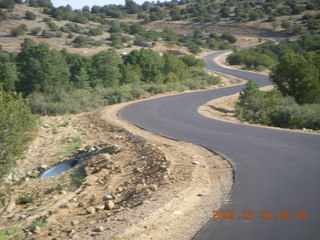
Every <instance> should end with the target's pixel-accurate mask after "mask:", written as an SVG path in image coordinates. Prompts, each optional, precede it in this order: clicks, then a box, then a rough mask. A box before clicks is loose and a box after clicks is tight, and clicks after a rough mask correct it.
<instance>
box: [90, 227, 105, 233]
mask: <svg viewBox="0 0 320 240" xmlns="http://www.w3.org/2000/svg"><path fill="white" fill-rule="evenodd" d="M103 231H104V228H103V227H102V226H99V227H96V228H94V229H93V230H92V232H103Z"/></svg>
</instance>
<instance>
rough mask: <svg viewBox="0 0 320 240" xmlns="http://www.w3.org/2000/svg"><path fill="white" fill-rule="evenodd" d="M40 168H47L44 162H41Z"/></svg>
mask: <svg viewBox="0 0 320 240" xmlns="http://www.w3.org/2000/svg"><path fill="white" fill-rule="evenodd" d="M40 168H41V169H43V170H46V169H47V168H48V166H47V165H46V164H41V165H40Z"/></svg>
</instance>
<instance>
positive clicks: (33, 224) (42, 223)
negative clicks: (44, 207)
mask: <svg viewBox="0 0 320 240" xmlns="http://www.w3.org/2000/svg"><path fill="white" fill-rule="evenodd" d="M36 226H38V227H46V226H48V224H47V223H45V222H42V221H35V222H33V223H32V224H31V225H30V226H29V227H28V228H33V227H36Z"/></svg>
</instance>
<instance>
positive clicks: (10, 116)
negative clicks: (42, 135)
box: [0, 84, 36, 179]
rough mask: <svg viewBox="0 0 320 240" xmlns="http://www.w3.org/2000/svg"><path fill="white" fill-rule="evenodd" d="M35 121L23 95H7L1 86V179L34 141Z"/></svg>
mask: <svg viewBox="0 0 320 240" xmlns="http://www.w3.org/2000/svg"><path fill="white" fill-rule="evenodd" d="M35 120H36V119H35V116H34V115H32V113H31V110H30V108H29V106H28V103H27V101H26V100H25V99H23V98H22V95H21V94H14V93H6V92H5V91H4V90H3V87H2V85H1V84H0V139H1V141H0V179H1V178H2V177H3V176H4V175H5V174H7V173H8V172H9V170H10V168H11V167H12V166H13V165H14V164H15V158H16V157H17V156H18V155H19V154H20V153H21V152H22V151H23V150H24V149H25V147H26V144H27V143H28V141H30V140H31V139H32V137H33V132H34V131H35V130H36V124H35V123H36V121H35Z"/></svg>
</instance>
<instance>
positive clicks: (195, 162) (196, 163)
mask: <svg viewBox="0 0 320 240" xmlns="http://www.w3.org/2000/svg"><path fill="white" fill-rule="evenodd" d="M192 164H193V165H199V164H200V163H199V162H197V161H193V162H192Z"/></svg>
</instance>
